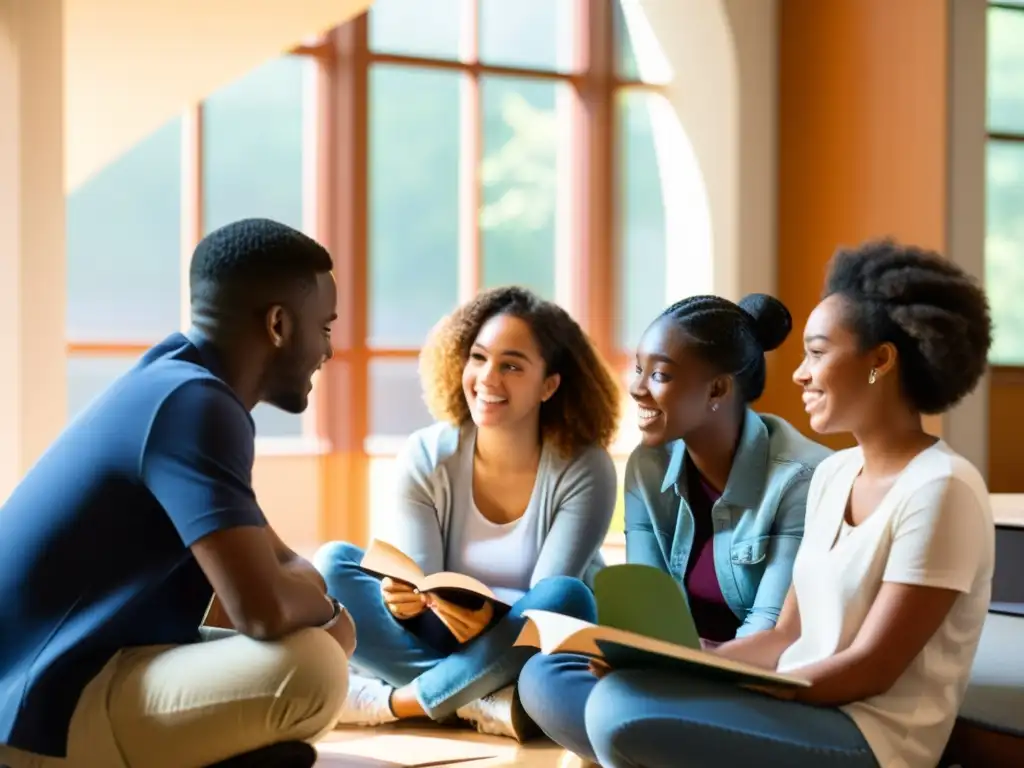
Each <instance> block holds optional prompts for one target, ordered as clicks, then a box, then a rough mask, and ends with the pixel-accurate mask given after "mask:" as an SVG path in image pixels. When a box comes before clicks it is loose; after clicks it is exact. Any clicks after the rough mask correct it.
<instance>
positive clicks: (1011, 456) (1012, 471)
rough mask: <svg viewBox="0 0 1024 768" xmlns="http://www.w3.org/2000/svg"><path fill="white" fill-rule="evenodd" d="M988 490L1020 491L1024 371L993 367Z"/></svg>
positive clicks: (1022, 486)
mask: <svg viewBox="0 0 1024 768" xmlns="http://www.w3.org/2000/svg"><path fill="white" fill-rule="evenodd" d="M988 397H989V401H988V408H989V420H988V487H989V490H990V491H992V493H1021V492H1024V472H1021V467H1022V461H1021V454H1022V451H1021V447H1020V446H1021V435H1024V369H1019V368H996V369H994V370H993V371H992V376H991V378H990V385H989V395H988Z"/></svg>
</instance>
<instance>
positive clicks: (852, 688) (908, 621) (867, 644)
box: [792, 583, 959, 706]
mask: <svg viewBox="0 0 1024 768" xmlns="http://www.w3.org/2000/svg"><path fill="white" fill-rule="evenodd" d="M958 595H959V593H958V592H955V591H953V590H951V589H936V588H934V587H922V586H917V585H912V584H890V583H886V584H883V585H882V588H881V590H879V592H878V595H877V597H875V601H874V603H873V604H872V605H871V610H870V611H868V615H867V618H865V620H864V623H863V624H862V625H861V628H860V631H859V632H858V633H857V637H856V639H854V641H853V643H852V644H851V645H850V647H849V648H847V649H846V650H845V651H840V652H839V653H837V654H835V655H834V656H830V657H829V658H827V659H824V660H822V661H819V662H818V663H817V664H811V665H809V666H806V667H802V668H800V669H795V670H792V673H793V674H794V675H799V676H800V677H803V678H806V679H807V680H809V681H810V683H811V687H810V688H806V689H801V690H799V691H797V692H796V698H797V699H798V700H799V701H805V702H807V703H809V704H820V705H825V706H841V705H843V704H849V703H850V702H854V701H863V700H864V699H869V698H871V697H872V696H878V695H879V694H882V693H885V692H886V691H888V690H889V689H890V688H892V686H893V684H894V683H895V682H896V680H898V679H899V677H900V675H902V674H903V672H904V670H906V668H907V667H909V666H910V663H911V662H912V661H913V660H914V659H915V658H916V657H917V655H918V654H919V653H920V652H921V650H922V649H923V648H924V646H925V644H926V643H927V642H928V640H929V639H930V638H931V636H932V635H934V634H935V632H936V631H937V630H938V629H939V627H940V626H941V624H942V622H943V620H944V619H945V618H946V614H948V613H949V611H950V609H951V608H952V607H953V603H954V601H955V600H956V598H957V596H958Z"/></svg>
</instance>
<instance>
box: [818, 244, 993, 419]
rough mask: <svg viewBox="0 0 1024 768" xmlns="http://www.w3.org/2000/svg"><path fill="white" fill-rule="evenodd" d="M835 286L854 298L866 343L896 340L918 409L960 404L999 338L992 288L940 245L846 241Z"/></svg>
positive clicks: (829, 284) (832, 279)
mask: <svg viewBox="0 0 1024 768" xmlns="http://www.w3.org/2000/svg"><path fill="white" fill-rule="evenodd" d="M832 294H839V295H840V296H842V297H843V298H845V299H846V300H847V302H848V304H849V318H848V320H849V322H850V324H851V327H852V328H853V330H854V331H855V332H856V334H857V335H858V336H859V337H860V344H861V347H862V348H863V349H870V348H872V347H875V346H877V345H879V344H882V343H884V342H890V343H891V344H893V345H894V346H895V347H896V349H897V351H898V353H899V356H900V380H901V383H902V386H903V393H904V394H905V395H906V397H907V399H908V400H909V401H910V402H911V403H912V404H913V406H914V407H915V408H916V409H917V410H918V411H919V412H921V413H942V412H943V411H945V410H947V409H949V408H951V407H952V406H954V405H956V403H958V402H959V401H960V400H961V399H962V398H963V397H964V396H966V395H967V394H969V393H970V392H971V390H973V389H974V387H975V386H976V385H977V383H978V380H979V379H980V378H981V376H982V374H983V373H984V372H985V368H986V367H987V365H988V351H989V347H990V346H991V345H992V319H991V317H990V314H989V306H988V299H987V298H986V296H985V291H984V290H982V288H981V287H980V286H979V285H978V283H977V281H976V280H975V279H974V278H973V277H971V276H970V275H968V274H967V273H966V272H964V271H963V270H962V269H961V268H960V267H958V266H957V265H956V264H954V263H953V262H951V261H949V260H948V259H944V258H942V256H940V255H939V254H937V253H935V252H934V251H929V250H926V249H924V248H916V247H914V246H905V245H900V244H899V243H897V242H896V241H894V240H891V239H885V240H876V241H872V242H867V243H864V244H863V245H861V246H860V247H858V248H849V249H840V250H839V251H838V252H837V253H836V254H835V256H834V257H833V258H832V262H831V264H830V265H829V274H828V279H827V280H826V283H825V296H829V295H832Z"/></svg>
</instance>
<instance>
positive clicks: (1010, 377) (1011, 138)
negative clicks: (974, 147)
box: [985, 0, 1024, 386]
mask: <svg viewBox="0 0 1024 768" xmlns="http://www.w3.org/2000/svg"><path fill="white" fill-rule="evenodd" d="M994 9H999V10H1003V11H1010V12H1013V13H1020V14H1022V15H1024V0H1004V1H1003V2H999V0H989V4H988V8H987V9H986V13H990V12H991V11H992V10H994ZM992 142H1003V143H1012V144H1017V143H1020V144H1024V130H1021V131H1009V132H1007V131H993V130H992V129H991V126H990V125H989V122H988V115H987V110H986V117H985V147H986V150H987V149H988V147H989V146H990V145H991V144H992ZM987 174H988V170H987V167H986V183H987ZM1021 245H1022V246H1024V243H1022V244H1021ZM989 369H990V371H991V374H992V377H993V379H994V383H996V384H998V385H1006V386H1021V385H1022V384H1024V361H1022V362H1021V363H1017V364H1013V363H998V364H991V365H989Z"/></svg>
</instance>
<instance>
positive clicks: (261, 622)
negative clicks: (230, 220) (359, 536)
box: [0, 219, 355, 768]
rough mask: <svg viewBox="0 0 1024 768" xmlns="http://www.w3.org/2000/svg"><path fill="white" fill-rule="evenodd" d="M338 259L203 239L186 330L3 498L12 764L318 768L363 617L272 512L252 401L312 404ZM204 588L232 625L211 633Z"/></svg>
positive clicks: (0, 542)
mask: <svg viewBox="0 0 1024 768" xmlns="http://www.w3.org/2000/svg"><path fill="white" fill-rule="evenodd" d="M331 267H332V264H331V258H330V255H329V254H328V253H327V251H326V250H325V249H324V248H323V247H322V246H320V245H319V244H318V243H316V242H315V241H313V240H312V239H310V238H308V237H306V236H305V235H303V234H302V233H300V232H297V231H295V230H293V229H291V228H289V227H286V226H284V225H282V224H278V223H276V222H272V221H268V220H265V219H249V220H244V221H239V222H235V223H234V224H229V225H228V226H226V227H223V228H221V229H219V230H217V231H215V232H213V233H211V234H210V235H209V236H208V237H206V238H205V239H204V240H203V241H202V242H201V243H200V244H199V246H198V247H197V248H196V251H195V254H194V255H193V258H192V264H191V270H190V275H189V277H190V287H191V299H192V316H193V328H192V329H191V330H190V331H189V332H188V333H187V334H180V333H175V334H172V335H171V336H170V337H168V338H167V339H165V340H164V341H163V342H161V343H160V344H158V345H157V346H156V347H154V348H152V349H151V350H149V351H148V352H147V353H146V354H145V355H144V356H143V357H142V359H141V360H140V362H139V363H138V364H137V365H136V366H135V367H134V368H133V369H132V370H131V371H129V372H128V373H127V374H126V375H124V376H123V377H122V378H121V379H119V380H118V381H116V382H115V383H114V384H113V385H112V386H111V387H110V388H109V389H108V390H107V391H106V392H105V393H103V395H101V396H100V397H99V398H98V399H97V400H96V401H95V402H94V403H93V404H92V405H91V406H90V407H89V408H88V409H87V410H86V411H85V412H84V413H82V414H81V416H80V417H78V418H77V419H76V420H75V421H74V422H73V423H71V424H70V425H69V426H68V427H67V428H66V429H65V430H64V432H63V433H62V434H61V435H60V437H58V438H57V440H56V441H55V442H54V443H53V445H51V446H50V448H49V449H48V450H47V452H46V453H45V454H44V455H43V456H42V458H41V459H40V460H39V461H38V463H37V464H36V465H35V466H34V467H33V468H32V469H31V470H30V471H29V472H28V474H27V475H26V476H25V478H24V479H23V480H22V482H21V484H20V485H19V486H18V487H17V488H16V489H15V491H14V492H13V494H12V495H11V497H10V498H9V499H8V500H7V501H6V503H5V504H4V505H3V506H2V507H0V765H9V766H11V767H12V768H22V767H23V766H29V765H31V766H47V767H48V766H51V765H54V766H56V765H61V766H66V767H67V768H77V767H78V766H83V767H84V766H97V767H98V768H99V767H100V766H102V768H121V767H125V768H134V766H146V767H147V768H149V767H152V768H160V767H162V766H166V767H167V768H199V766H208V765H213V764H217V765H223V766H228V765H230V766H257V765H268V766H269V765H274V766H296V767H297V766H310V765H312V763H313V761H314V760H315V754H314V753H313V750H312V748H311V747H309V746H308V744H305V743H303V742H309V741H312V740H314V739H315V738H317V737H318V736H319V735H320V734H321V733H323V732H324V731H325V730H327V729H329V728H330V727H331V726H333V724H334V720H335V718H336V716H337V713H338V711H339V710H340V708H341V706H342V703H343V701H344V698H345V694H346V691H347V686H348V683H347V679H348V678H347V655H349V654H351V651H352V649H353V648H354V646H355V631H354V627H353V626H352V623H351V620H350V619H349V618H348V615H347V613H346V612H345V610H344V608H343V607H341V606H340V605H338V603H337V602H336V601H334V600H333V598H330V597H328V596H327V595H326V590H325V587H324V583H323V580H322V579H321V578H320V576H319V575H318V574H317V572H316V571H315V570H314V569H313V567H312V566H311V565H310V564H309V563H308V562H306V561H305V560H303V559H302V558H300V557H298V556H297V555H296V554H295V553H294V552H292V551H291V550H290V549H288V547H287V546H285V545H284V544H283V543H282V542H281V540H280V539H279V538H278V537H277V535H276V534H275V533H274V531H273V530H272V529H271V527H270V526H269V525H268V524H267V521H266V519H265V518H264V516H263V513H262V511H261V510H260V507H259V504H258V503H257V501H256V497H255V494H254V493H253V489H252V465H253V457H254V445H255V441H254V438H255V429H254V425H253V421H252V417H251V416H250V411H251V410H252V408H253V407H255V405H256V404H257V403H259V402H267V403H271V404H273V405H276V406H278V407H279V408H282V409H284V410H286V411H288V412H291V413H300V412H301V411H303V410H305V408H306V405H307V401H308V395H309V392H310V389H311V387H312V384H311V377H312V375H313V373H314V372H315V371H316V370H317V369H318V368H319V367H320V365H321V364H322V363H323V362H324V361H325V360H327V359H328V358H329V357H330V356H331V338H330V327H331V323H332V322H333V320H334V319H335V302H336V298H337V297H336V287H335V284H334V278H333V276H332V274H331ZM214 594H216V596H217V598H218V602H219V604H220V606H221V607H222V609H223V611H224V613H226V615H227V617H228V618H229V619H230V621H231V623H232V625H233V626H234V627H235V628H236V630H237V632H225V631H221V632H219V633H218V635H217V637H216V639H211V637H210V635H211V633H210V632H204V633H202V634H201V632H200V629H199V627H200V624H202V622H203V618H204V615H205V614H206V612H207V610H208V608H209V606H210V604H211V599H212V598H213V596H214ZM204 640H205V642H204ZM60 758H64V759H60Z"/></svg>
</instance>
